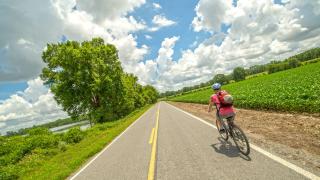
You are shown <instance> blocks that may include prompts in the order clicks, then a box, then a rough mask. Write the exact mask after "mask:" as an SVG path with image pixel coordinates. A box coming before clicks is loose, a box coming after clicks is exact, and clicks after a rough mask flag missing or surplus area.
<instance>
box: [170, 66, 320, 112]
mask: <svg viewBox="0 0 320 180" xmlns="http://www.w3.org/2000/svg"><path fill="white" fill-rule="evenodd" d="M222 89H225V90H227V91H228V92H229V93H231V94H232V95H233V97H234V98H235V106H236V107H239V108H248V109H259V110H275V111H291V112H308V113H319V112H320V62H317V63H314V64H308V65H305V66H302V67H298V68H295V69H290V70H286V71H282V72H278V73H274V74H270V75H265V76H259V77H255V78H252V79H248V80H244V81H241V82H237V83H232V84H228V85H225V86H223V87H222ZM212 93H213V91H212V90H211V89H206V90H201V91H197V92H194V93H189V94H185V95H181V96H176V97H173V98H170V100H172V101H181V102H192V103H202V104H207V103H208V100H209V98H210V96H211V95H212Z"/></svg>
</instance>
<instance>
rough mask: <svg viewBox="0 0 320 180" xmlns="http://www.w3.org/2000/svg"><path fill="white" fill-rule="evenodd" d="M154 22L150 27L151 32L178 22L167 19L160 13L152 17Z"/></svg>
mask: <svg viewBox="0 0 320 180" xmlns="http://www.w3.org/2000/svg"><path fill="white" fill-rule="evenodd" d="M152 23H153V24H154V26H153V27H151V28H149V29H148V30H149V31H151V32H154V31H158V30H159V29H160V28H162V27H168V26H172V25H175V24H177V22H175V21H172V20H170V19H167V18H166V17H165V16H163V15H159V14H158V15H155V16H154V17H153V18H152Z"/></svg>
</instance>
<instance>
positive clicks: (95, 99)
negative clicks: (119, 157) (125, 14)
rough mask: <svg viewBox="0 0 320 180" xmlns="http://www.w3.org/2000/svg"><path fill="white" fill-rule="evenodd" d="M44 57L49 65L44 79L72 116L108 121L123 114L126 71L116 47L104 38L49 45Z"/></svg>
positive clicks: (43, 76)
mask: <svg viewBox="0 0 320 180" xmlns="http://www.w3.org/2000/svg"><path fill="white" fill-rule="evenodd" d="M42 59H43V61H44V62H45V63H46V65H47V66H46V67H45V68H43V70H42V74H41V78H42V79H43V80H44V81H45V83H46V84H48V85H49V86H50V89H51V91H52V92H53V94H54V98H55V99H56V101H57V102H58V103H59V104H60V105H62V107H63V109H64V110H65V111H67V112H68V114H69V115H70V116H71V117H78V116H79V115H81V114H87V115H90V117H94V119H95V120H97V121H105V120H108V119H114V118H117V117H119V116H121V115H122V114H121V112H120V111H119V110H121V109H124V108H123V105H124V103H125V93H126V92H125V91H124V85H123V74H124V72H123V69H122V67H121V63H120V61H119V58H118V53H117V49H116V48H115V46H113V45H111V44H105V43H104V41H103V39H101V38H94V39H92V40H91V41H84V42H82V43H79V42H76V41H67V42H65V43H58V44H48V45H47V48H46V50H45V51H44V52H43V54H42Z"/></svg>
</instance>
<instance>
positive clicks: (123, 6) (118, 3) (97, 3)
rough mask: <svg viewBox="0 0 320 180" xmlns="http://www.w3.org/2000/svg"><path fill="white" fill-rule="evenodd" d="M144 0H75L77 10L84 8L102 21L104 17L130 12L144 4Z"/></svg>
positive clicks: (111, 17)
mask: <svg viewBox="0 0 320 180" xmlns="http://www.w3.org/2000/svg"><path fill="white" fill-rule="evenodd" d="M145 2H146V1H145V0H90V1H87V0H76V3H77V7H78V6H79V7H78V8H79V10H84V11H86V12H88V13H89V14H92V15H93V16H94V19H96V20H98V21H100V22H102V21H104V20H105V19H106V18H108V19H111V20H112V19H114V18H118V17H121V16H124V15H127V14H128V13H129V12H132V11H133V10H134V9H135V8H138V7H140V6H141V5H142V4H144V3H145Z"/></svg>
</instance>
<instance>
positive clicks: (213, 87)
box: [211, 83, 221, 90]
mask: <svg viewBox="0 0 320 180" xmlns="http://www.w3.org/2000/svg"><path fill="white" fill-rule="evenodd" d="M211 88H212V89H213V90H219V89H220V88H221V84H220V83H214V84H213V85H212V86H211Z"/></svg>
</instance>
